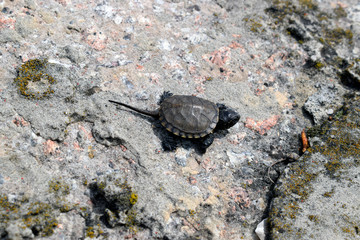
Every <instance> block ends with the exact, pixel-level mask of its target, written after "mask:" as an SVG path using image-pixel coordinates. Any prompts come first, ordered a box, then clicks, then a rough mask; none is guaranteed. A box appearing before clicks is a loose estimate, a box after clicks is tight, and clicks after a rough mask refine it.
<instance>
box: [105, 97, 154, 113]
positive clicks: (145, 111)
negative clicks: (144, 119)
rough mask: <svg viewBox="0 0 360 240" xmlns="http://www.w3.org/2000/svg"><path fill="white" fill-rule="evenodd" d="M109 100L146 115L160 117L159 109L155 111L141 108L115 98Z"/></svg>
mask: <svg viewBox="0 0 360 240" xmlns="http://www.w3.org/2000/svg"><path fill="white" fill-rule="evenodd" d="M109 102H111V103H115V104H119V105H121V106H124V107H127V108H130V109H131V110H134V111H135V112H138V113H142V114H145V115H148V116H151V117H159V110H155V111H149V110H143V109H139V108H136V107H133V106H130V105H127V104H125V103H122V102H116V101H113V100H109Z"/></svg>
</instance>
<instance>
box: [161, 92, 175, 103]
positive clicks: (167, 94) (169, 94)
mask: <svg viewBox="0 0 360 240" xmlns="http://www.w3.org/2000/svg"><path fill="white" fill-rule="evenodd" d="M172 95H174V94H172V93H171V92H170V91H164V92H163V94H161V96H160V99H159V102H158V104H159V105H160V104H161V103H162V102H163V101H164V100H165V99H166V98H168V97H171V96H172Z"/></svg>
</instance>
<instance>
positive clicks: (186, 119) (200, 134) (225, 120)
mask: <svg viewBox="0 0 360 240" xmlns="http://www.w3.org/2000/svg"><path fill="white" fill-rule="evenodd" d="M109 101H110V102H112V103H116V104H119V105H122V106H124V107H127V108H130V109H132V110H134V111H136V112H139V113H142V114H145V115H148V116H152V117H155V118H158V119H159V120H160V122H161V125H162V126H164V127H165V128H166V129H167V130H168V131H169V132H172V133H173V134H175V135H177V136H180V137H182V138H200V139H201V140H203V141H202V142H203V148H205V149H206V148H207V147H209V146H210V145H211V143H212V142H213V140H214V136H213V134H211V133H212V132H213V131H214V130H218V129H219V130H221V129H228V128H230V127H232V126H234V125H235V124H236V123H237V122H238V121H239V119H240V115H239V114H238V113H237V112H236V111H235V110H233V109H231V108H229V107H226V106H225V105H223V104H219V103H218V104H215V103H213V102H210V101H208V100H205V99H203V98H199V97H195V96H187V95H173V94H172V93H170V92H164V94H163V95H162V96H161V98H160V101H159V105H160V108H158V109H157V110H154V111H148V110H142V109H138V108H136V107H133V106H130V105H127V104H125V103H122V102H116V101H112V100H109Z"/></svg>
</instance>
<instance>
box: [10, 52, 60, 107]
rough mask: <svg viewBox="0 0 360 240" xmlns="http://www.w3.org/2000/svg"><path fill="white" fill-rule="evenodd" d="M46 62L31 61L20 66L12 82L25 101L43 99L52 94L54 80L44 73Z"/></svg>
mask: <svg viewBox="0 0 360 240" xmlns="http://www.w3.org/2000/svg"><path fill="white" fill-rule="evenodd" d="M47 65H48V61H47V60H40V59H31V60H29V61H27V62H25V63H24V64H22V65H21V66H20V67H19V69H18V75H17V77H16V78H15V80H14V82H15V84H16V85H17V87H18V90H19V93H20V94H21V95H23V96H24V97H26V98H27V99H37V100H40V99H43V98H46V97H49V96H50V95H51V94H53V93H54V90H53V89H52V85H54V84H55V83H56V80H55V79H54V78H53V77H52V76H51V75H49V74H47V72H46V67H47Z"/></svg>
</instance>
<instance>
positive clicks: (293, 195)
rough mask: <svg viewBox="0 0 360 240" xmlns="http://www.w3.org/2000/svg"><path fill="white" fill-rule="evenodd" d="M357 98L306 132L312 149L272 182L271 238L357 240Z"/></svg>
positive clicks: (359, 171)
mask: <svg viewBox="0 0 360 240" xmlns="http://www.w3.org/2000/svg"><path fill="white" fill-rule="evenodd" d="M359 100H360V98H359V96H356V97H351V98H350V99H348V101H347V104H345V105H344V107H343V108H342V109H341V110H340V111H339V112H338V114H337V116H336V118H335V119H333V120H332V121H331V122H328V123H324V124H322V125H321V126H317V127H314V128H313V129H310V130H309V134H310V135H311V136H312V139H313V142H312V144H311V145H312V147H311V148H309V149H308V152H306V154H304V155H303V156H302V157H301V158H300V159H299V160H298V161H297V162H295V163H293V164H291V165H289V166H288V168H287V169H286V170H285V171H284V174H283V175H282V176H281V177H280V179H279V180H278V182H277V185H276V186H275V189H274V190H275V191H274V198H273V201H272V204H271V210H270V218H269V222H270V226H271V227H270V229H271V238H272V239H359V238H360V236H359V230H360V229H359V223H360V215H359V191H360V178H359V177H360V164H359V157H360V145H359V143H360V142H359V139H360V128H359V127H360V122H359V119H360V108H359V107H360V102H359Z"/></svg>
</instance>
